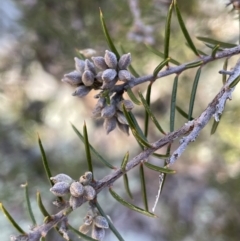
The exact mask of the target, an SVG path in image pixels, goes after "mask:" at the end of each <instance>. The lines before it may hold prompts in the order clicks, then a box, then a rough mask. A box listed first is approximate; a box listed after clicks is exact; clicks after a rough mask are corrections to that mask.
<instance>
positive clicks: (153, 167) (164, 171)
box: [144, 162, 176, 174]
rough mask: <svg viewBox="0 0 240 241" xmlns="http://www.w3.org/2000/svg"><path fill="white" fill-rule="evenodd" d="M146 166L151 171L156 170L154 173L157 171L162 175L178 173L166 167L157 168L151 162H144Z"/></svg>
mask: <svg viewBox="0 0 240 241" xmlns="http://www.w3.org/2000/svg"><path fill="white" fill-rule="evenodd" d="M144 165H145V166H146V167H147V168H149V169H151V170H154V171H157V172H162V173H166V174H174V173H176V171H174V170H171V169H168V168H166V167H158V166H155V165H153V164H151V163H149V162H144Z"/></svg>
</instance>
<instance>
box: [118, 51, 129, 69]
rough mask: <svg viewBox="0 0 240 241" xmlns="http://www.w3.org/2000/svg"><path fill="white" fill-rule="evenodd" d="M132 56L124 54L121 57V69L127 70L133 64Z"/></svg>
mask: <svg viewBox="0 0 240 241" xmlns="http://www.w3.org/2000/svg"><path fill="white" fill-rule="evenodd" d="M131 60H132V59H131V54H130V53H128V54H124V55H122V56H121V57H120V59H119V61H118V67H119V69H127V67H128V66H129V65H130V64H131Z"/></svg>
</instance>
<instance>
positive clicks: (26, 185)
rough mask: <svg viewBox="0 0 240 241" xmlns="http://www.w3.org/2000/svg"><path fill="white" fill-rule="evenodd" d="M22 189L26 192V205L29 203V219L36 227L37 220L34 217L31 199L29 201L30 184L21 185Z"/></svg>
mask: <svg viewBox="0 0 240 241" xmlns="http://www.w3.org/2000/svg"><path fill="white" fill-rule="evenodd" d="M21 187H23V188H24V191H25V198H26V203H27V209H28V214H29V217H30V218H31V220H32V223H33V225H34V226H35V225H36V224H37V223H36V219H35V217H34V214H33V211H32V207H31V203H30V199H29V193H28V183H25V184H23V185H21Z"/></svg>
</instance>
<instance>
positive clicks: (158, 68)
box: [153, 58, 170, 77]
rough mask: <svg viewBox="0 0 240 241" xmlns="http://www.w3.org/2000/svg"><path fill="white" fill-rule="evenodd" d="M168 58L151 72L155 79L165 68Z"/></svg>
mask: <svg viewBox="0 0 240 241" xmlns="http://www.w3.org/2000/svg"><path fill="white" fill-rule="evenodd" d="M169 60H170V58H167V59H164V60H163V61H162V62H161V63H160V64H159V65H158V66H157V67H156V68H155V69H154V71H153V76H154V77H156V76H157V75H158V73H159V71H160V70H161V69H162V68H163V67H164V66H165V65H167V63H168V62H169Z"/></svg>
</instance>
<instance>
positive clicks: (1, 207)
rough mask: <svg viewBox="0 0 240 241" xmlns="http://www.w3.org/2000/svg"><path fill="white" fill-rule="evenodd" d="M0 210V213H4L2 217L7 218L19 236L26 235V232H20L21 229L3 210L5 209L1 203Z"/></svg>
mask: <svg viewBox="0 0 240 241" xmlns="http://www.w3.org/2000/svg"><path fill="white" fill-rule="evenodd" d="M0 209H1V210H2V212H3V213H4V215H5V216H6V217H7V219H8V221H9V222H10V223H11V224H12V226H13V227H14V228H15V229H16V230H17V231H18V232H19V233H21V234H26V232H24V231H23V230H22V228H20V226H19V225H18V224H17V223H16V222H15V220H14V219H13V217H12V216H11V215H10V213H9V212H8V211H7V210H6V209H5V207H4V206H3V204H2V203H0Z"/></svg>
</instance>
